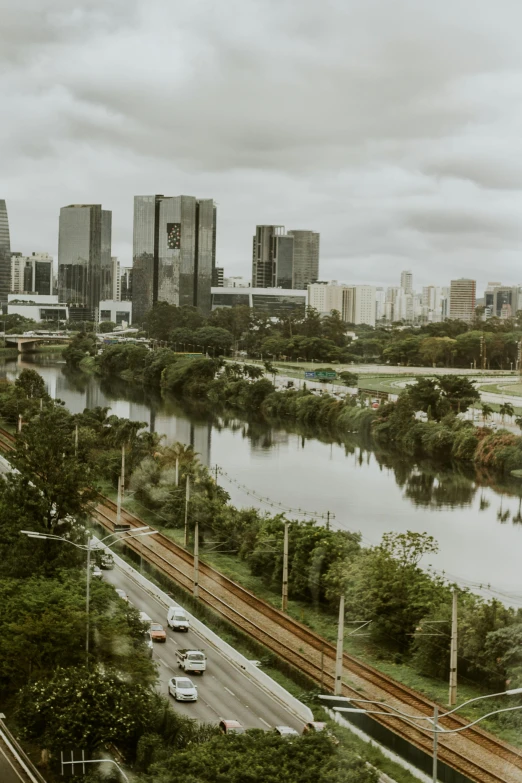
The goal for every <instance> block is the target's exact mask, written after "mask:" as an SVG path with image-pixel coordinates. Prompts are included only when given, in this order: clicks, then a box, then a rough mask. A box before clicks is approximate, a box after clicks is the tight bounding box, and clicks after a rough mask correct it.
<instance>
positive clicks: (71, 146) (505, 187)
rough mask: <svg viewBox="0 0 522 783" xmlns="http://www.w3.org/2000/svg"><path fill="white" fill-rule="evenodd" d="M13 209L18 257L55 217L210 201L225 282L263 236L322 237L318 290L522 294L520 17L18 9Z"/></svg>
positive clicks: (468, 3) (10, 89)
mask: <svg viewBox="0 0 522 783" xmlns="http://www.w3.org/2000/svg"><path fill="white" fill-rule="evenodd" d="M1 22H2V23H1V25H0V71H1V74H2V79H1V80H0V101H1V105H2V123H1V124H0V145H1V148H2V151H3V156H2V164H3V165H2V173H3V177H2V185H1V186H0V190H1V192H0V197H5V198H6V199H7V202H8V208H9V213H10V222H11V235H12V240H13V247H14V249H19V250H23V251H27V252H29V251H31V250H49V251H51V252H54V253H56V247H57V226H58V214H59V208H60V207H61V206H63V205H64V204H67V203H72V202H78V201H83V202H89V201H94V202H101V203H103V205H104V207H105V208H107V209H112V210H113V232H114V252H115V253H117V254H119V255H120V257H121V260H122V263H124V264H126V263H129V261H130V256H131V243H132V197H133V195H134V194H136V193H146V192H150V193H158V192H159V193H168V194H173V195H174V194H178V193H182V192H183V193H191V194H194V195H199V196H202V197H214V198H215V199H216V200H217V201H218V203H219V210H218V259H219V260H218V262H219V263H220V264H221V265H223V266H225V269H226V272H227V273H235V274H241V273H242V274H246V275H249V273H250V253H251V236H252V233H253V230H254V227H255V224H256V223H268V222H275V223H284V224H285V225H286V226H287V227H288V228H313V229H315V230H318V231H320V232H321V252H322V259H321V276H322V277H323V278H328V277H332V278H337V279H340V280H346V281H354V282H365V281H372V282H376V283H383V284H392V283H396V282H397V280H398V276H399V274H400V271H401V269H402V268H404V267H408V268H412V269H413V271H414V275H415V279H416V281H417V284H418V285H422V284H423V283H424V284H426V283H428V282H430V283H431V282H435V283H439V284H446V283H447V282H448V281H449V279H450V278H451V277H453V276H455V275H458V276H461V275H473V276H476V277H477V279H478V281H479V287H480V285H482V284H483V283H485V282H487V280H488V279H489V278H490V277H491V274H492V273H493V270H494V277H498V278H499V279H502V280H504V281H505V282H521V281H522V273H520V272H519V267H520V262H519V257H520V253H521V249H522V248H521V244H522V236H521V232H520V229H519V224H520V218H519V215H520V213H521V211H522V164H521V163H520V161H521V160H522V149H521V147H522V142H521V141H520V139H522V132H521V131H522V108H521V107H522V100H521V99H522V94H521V93H522V73H521V70H522V50H521V49H520V46H519V40H518V38H519V32H518V31H519V29H520V23H521V22H522V8H521V7H520V5H519V3H517V2H515V0H513V1H511V0H499V2H497V3H495V4H491V3H489V2H487V1H486V0H456V2H453V3H452V4H451V6H448V5H447V4H446V5H444V4H432V3H428V2H424V1H423V0H421V2H419V0H397V2H394V3H390V2H389V1H388V0H322V2H321V3H318V2H314V1H313V0H301V2H299V3H296V2H295V0H282V1H281V0H279V1H278V0H221V2H219V1H217V2H216V0H213V1H212V2H211V0H192V2H191V3H186V2H181V0H83V2H77V3H75V2H74V0H73V2H72V3H71V1H70V0H68V2H66V1H65V0H46V2H45V3H41V2H39V1H38V0H19V1H18V2H16V3H15V1H14V0H4V4H3V8H2V19H1Z"/></svg>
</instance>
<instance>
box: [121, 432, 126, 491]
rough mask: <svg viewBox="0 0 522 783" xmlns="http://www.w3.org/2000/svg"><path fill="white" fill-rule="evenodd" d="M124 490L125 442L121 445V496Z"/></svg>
mask: <svg viewBox="0 0 522 783" xmlns="http://www.w3.org/2000/svg"><path fill="white" fill-rule="evenodd" d="M124 492H125V444H123V445H122V447H121V496H122V497H123V494H124Z"/></svg>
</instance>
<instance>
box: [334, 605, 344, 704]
mask: <svg viewBox="0 0 522 783" xmlns="http://www.w3.org/2000/svg"><path fill="white" fill-rule="evenodd" d="M343 652H344V593H341V597H340V598H339V623H338V625H337V652H336V655H335V683H334V694H335V695H336V696H341V695H342V689H343Z"/></svg>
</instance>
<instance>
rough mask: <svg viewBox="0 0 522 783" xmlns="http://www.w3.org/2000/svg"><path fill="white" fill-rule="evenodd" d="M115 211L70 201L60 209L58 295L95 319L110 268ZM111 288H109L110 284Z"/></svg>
mask: <svg viewBox="0 0 522 783" xmlns="http://www.w3.org/2000/svg"><path fill="white" fill-rule="evenodd" d="M111 230H112V213H111V212H109V211H107V210H103V209H102V208H101V205H100V204H71V205H70V206H68V207H63V208H62V209H61V210H60V227H59V236H58V294H59V299H60V301H61V302H66V303H68V304H75V305H81V306H82V307H83V308H85V309H86V310H87V311H89V317H90V318H94V317H95V313H96V310H97V308H98V306H99V303H100V299H101V298H102V297H101V294H102V284H103V286H104V287H105V286H106V281H107V270H108V274H109V275H110V271H111ZM109 290H110V287H109Z"/></svg>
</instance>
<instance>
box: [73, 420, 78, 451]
mask: <svg viewBox="0 0 522 783" xmlns="http://www.w3.org/2000/svg"><path fill="white" fill-rule="evenodd" d="M74 456H75V457H76V458H77V457H78V425H76V427H75V428H74Z"/></svg>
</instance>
